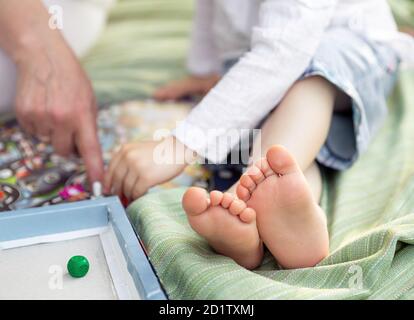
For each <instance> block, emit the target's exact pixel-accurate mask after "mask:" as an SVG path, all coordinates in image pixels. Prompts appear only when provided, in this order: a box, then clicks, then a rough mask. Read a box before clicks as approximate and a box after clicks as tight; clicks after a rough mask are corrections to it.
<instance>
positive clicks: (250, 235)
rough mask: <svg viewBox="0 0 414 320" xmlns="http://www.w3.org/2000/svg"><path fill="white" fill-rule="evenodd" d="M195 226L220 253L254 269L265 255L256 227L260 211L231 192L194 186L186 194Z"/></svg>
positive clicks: (191, 222)
mask: <svg viewBox="0 0 414 320" xmlns="http://www.w3.org/2000/svg"><path fill="white" fill-rule="evenodd" d="M183 208H184V210H185V212H186V213H187V215H188V220H189V222H190V225H191V227H192V228H193V229H194V230H195V231H196V232H197V233H198V234H200V235H201V236H203V237H204V238H206V239H207V241H208V242H209V244H210V245H211V246H212V247H213V248H214V250H216V251H217V252H218V253H220V254H223V255H225V256H228V257H230V258H232V259H234V260H235V261H236V262H237V263H238V264H240V265H241V266H243V267H245V268H248V269H254V268H256V267H257V266H259V265H260V263H261V261H262V258H263V245H262V242H261V240H260V238H259V233H258V231H257V227H256V212H255V211H254V210H253V209H251V208H247V207H246V204H245V203H244V202H243V201H241V200H238V199H234V197H233V196H232V195H231V194H230V193H224V194H223V193H222V192H219V191H212V192H211V193H210V199H208V197H207V194H206V192H205V190H204V189H201V188H195V187H192V188H190V189H188V190H187V192H186V193H185V194H184V197H183Z"/></svg>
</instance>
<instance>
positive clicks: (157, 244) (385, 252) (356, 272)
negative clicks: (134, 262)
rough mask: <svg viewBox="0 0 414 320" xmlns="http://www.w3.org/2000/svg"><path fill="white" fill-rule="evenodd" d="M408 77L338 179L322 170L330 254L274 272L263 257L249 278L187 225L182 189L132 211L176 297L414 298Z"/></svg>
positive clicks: (412, 113) (413, 151)
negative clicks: (369, 140) (307, 265)
mask: <svg viewBox="0 0 414 320" xmlns="http://www.w3.org/2000/svg"><path fill="white" fill-rule="evenodd" d="M413 87H414V74H412V73H411V74H409V73H405V74H402V75H401V80H400V84H399V86H398V90H397V91H396V94H395V96H394V97H393V99H392V100H393V102H392V103H391V104H390V109H391V111H390V116H389V118H388V121H387V123H386V125H385V127H384V128H383V130H382V131H381V133H380V134H379V135H378V136H377V138H376V139H375V141H374V142H373V144H372V145H371V147H370V148H369V151H368V152H367V153H366V154H365V155H364V156H363V157H362V158H361V159H360V161H358V162H357V163H356V164H355V165H354V166H353V167H352V168H351V169H350V170H349V171H347V172H346V173H344V174H341V175H338V174H332V173H326V175H325V182H326V183H325V193H324V199H323V207H324V208H325V210H326V212H327V214H328V221H329V231H330V239H331V255H330V256H329V257H328V258H326V259H325V260H324V261H322V262H321V263H320V264H319V265H318V266H316V267H314V268H308V269H300V270H278V268H277V266H276V263H275V261H274V260H273V259H272V258H271V257H270V256H269V255H267V257H266V258H265V260H264V262H263V265H262V266H261V267H260V268H259V269H258V270H256V271H254V272H251V271H248V270H246V269H244V268H242V267H240V266H238V265H237V264H236V263H235V262H234V261H232V260H231V259H229V258H227V257H224V256H221V255H218V254H216V253H214V252H213V251H212V250H211V249H210V247H209V246H208V244H207V243H206V241H204V240H203V239H202V238H200V237H199V236H198V235H197V234H196V233H194V232H193V231H192V230H191V228H190V226H189V225H188V223H187V220H186V217H185V214H184V212H183V210H182V208H181V204H180V200H181V196H182V194H183V192H184V190H183V189H178V190H172V191H163V192H160V193H156V194H151V195H148V196H145V197H143V198H141V199H139V200H137V201H136V202H134V203H133V204H132V206H130V207H129V209H128V212H129V214H130V215H131V217H132V220H133V222H134V224H135V225H136V227H137V229H138V231H139V234H140V235H141V237H142V238H143V240H144V243H145V244H146V245H147V249H148V252H149V255H150V258H151V261H152V263H153V264H154V266H155V269H156V270H157V273H158V275H159V277H160V278H161V280H162V283H163V284H164V286H165V288H166V290H167V292H168V295H169V297H170V298H172V299H230V298H231V299H411V298H414V268H413V261H414V161H413V156H414V127H413V125H412V124H413V121H414V96H413V94H412V91H411V90H412V88H413Z"/></svg>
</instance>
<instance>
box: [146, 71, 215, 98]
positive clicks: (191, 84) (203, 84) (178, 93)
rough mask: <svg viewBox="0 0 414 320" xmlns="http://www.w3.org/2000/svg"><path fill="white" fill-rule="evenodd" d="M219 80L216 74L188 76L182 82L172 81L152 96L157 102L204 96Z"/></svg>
mask: <svg viewBox="0 0 414 320" xmlns="http://www.w3.org/2000/svg"><path fill="white" fill-rule="evenodd" d="M219 80H220V77H219V76H218V75H216V74H214V75H210V76H206V77H196V76H188V77H186V78H184V79H182V80H178V81H173V82H170V83H168V84H167V85H165V86H163V87H161V88H159V89H158V90H156V91H155V93H154V94H153V97H154V99H156V100H159V101H165V100H179V99H182V98H184V97H187V96H193V95H202V96H204V95H206V94H207V92H208V91H210V89H211V88H213V87H214V86H215V85H216V83H217V82H218V81H219Z"/></svg>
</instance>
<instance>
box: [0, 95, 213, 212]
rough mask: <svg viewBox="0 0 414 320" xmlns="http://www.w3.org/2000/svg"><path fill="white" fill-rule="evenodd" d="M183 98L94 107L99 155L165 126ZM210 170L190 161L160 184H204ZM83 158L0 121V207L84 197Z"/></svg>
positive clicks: (179, 114)
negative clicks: (68, 154) (55, 149)
mask: <svg viewBox="0 0 414 320" xmlns="http://www.w3.org/2000/svg"><path fill="white" fill-rule="evenodd" d="M190 109H191V106H190V105H189V104H185V103H157V102H154V101H152V100H148V101H133V102H127V103H124V104H120V105H114V106H110V107H107V108H103V109H101V110H100V112H99V116H98V125H99V136H100V141H101V144H102V149H103V155H104V160H105V162H106V163H108V162H109V161H110V159H111V156H112V154H113V152H114V151H115V150H116V148H117V147H118V146H120V145H121V144H123V143H127V142H132V141H137V140H141V139H151V138H152V137H153V134H154V132H155V130H157V129H167V130H170V129H172V128H174V127H175V126H176V123H177V122H178V121H181V120H182V119H183V118H184V117H185V116H186V114H188V112H189V110H190ZM208 179H209V175H208V172H207V170H206V169H204V168H203V167H202V166H199V165H194V166H190V167H188V168H187V169H186V171H185V172H184V173H183V174H182V175H180V176H179V177H177V178H175V179H174V180H172V181H170V182H167V183H165V184H163V185H161V186H159V187H156V188H153V189H152V190H151V191H156V190H159V189H166V188H174V187H180V186H190V185H200V186H203V187H207V181H208ZM90 197H91V192H90V190H89V187H88V184H87V181H86V174H85V170H84V166H83V164H82V161H81V160H80V159H78V158H76V157H71V158H69V159H64V158H62V157H59V156H57V155H56V154H54V153H53V148H52V147H51V146H50V145H48V144H45V143H43V142H41V141H38V140H37V139H35V138H33V137H30V136H28V135H27V134H25V133H24V132H23V131H22V130H21V128H20V127H19V126H18V124H17V123H16V121H15V120H10V121H5V122H3V123H1V125H0V211H7V210H18V209H24V208H31V207H40V206H47V205H51V204H56V203H62V202H73V201H79V200H85V199H89V198H90Z"/></svg>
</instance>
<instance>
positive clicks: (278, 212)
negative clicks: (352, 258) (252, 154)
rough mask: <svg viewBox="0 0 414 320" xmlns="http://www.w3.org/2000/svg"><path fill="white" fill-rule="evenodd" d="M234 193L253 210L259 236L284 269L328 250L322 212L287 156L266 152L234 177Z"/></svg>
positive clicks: (307, 263) (311, 263)
mask: <svg viewBox="0 0 414 320" xmlns="http://www.w3.org/2000/svg"><path fill="white" fill-rule="evenodd" d="M237 195H238V197H239V198H240V199H241V200H243V201H245V202H246V204H247V206H248V207H250V208H253V209H254V210H255V211H256V213H257V225H258V229H259V232H260V237H261V238H262V240H263V242H264V243H265V245H266V246H267V248H268V249H269V250H270V252H271V253H272V254H273V256H274V257H275V258H276V259H277V261H278V262H279V264H280V265H281V266H283V267H285V268H292V269H293V268H305V267H311V266H314V265H315V264H317V263H319V262H320V261H321V260H322V259H323V258H325V257H326V256H327V255H328V254H329V238H328V230H327V225H326V217H325V214H324V212H323V211H322V209H321V208H320V207H319V205H318V203H317V201H316V200H315V199H314V198H313V195H312V191H311V190H310V188H309V186H308V184H307V181H306V178H305V177H304V175H303V173H302V171H301V170H300V168H299V167H298V165H297V164H296V161H295V159H294V158H293V156H292V155H291V154H290V153H289V152H288V151H287V150H286V149H285V148H284V147H282V146H274V147H272V148H270V149H269V150H268V151H267V154H266V158H262V159H261V160H259V161H258V162H257V163H256V164H255V165H254V166H252V167H251V168H250V169H249V170H248V171H247V172H246V173H245V174H244V175H243V176H242V177H241V179H240V183H239V185H238V187H237Z"/></svg>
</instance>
